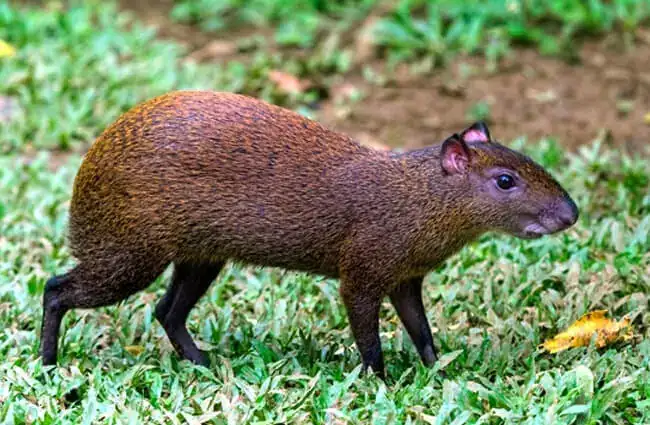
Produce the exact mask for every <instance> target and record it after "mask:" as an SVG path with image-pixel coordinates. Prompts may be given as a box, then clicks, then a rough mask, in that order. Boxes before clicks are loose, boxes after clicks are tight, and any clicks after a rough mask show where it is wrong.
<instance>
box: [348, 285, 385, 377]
mask: <svg viewBox="0 0 650 425" xmlns="http://www.w3.org/2000/svg"><path fill="white" fill-rule="evenodd" d="M341 295H342V297H343V303H344V304H345V308H346V310H347V313H348V320H349V321H350V328H351V329H352V334H353V336H354V340H355V342H356V344H357V348H358V349H359V352H360V353H361V359H362V361H363V368H364V371H365V370H366V369H367V368H368V367H370V368H372V370H373V371H374V372H375V374H376V375H377V376H379V377H380V378H381V379H384V357H383V354H382V352H381V341H380V340H379V307H380V304H381V298H382V297H381V296H380V295H379V294H373V293H372V291H368V290H366V289H364V285H363V284H359V283H355V282H354V281H352V280H349V279H343V280H342V281H341Z"/></svg>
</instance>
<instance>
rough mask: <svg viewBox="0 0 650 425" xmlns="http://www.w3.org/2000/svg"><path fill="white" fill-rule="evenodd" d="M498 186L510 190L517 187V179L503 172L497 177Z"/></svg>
mask: <svg viewBox="0 0 650 425" xmlns="http://www.w3.org/2000/svg"><path fill="white" fill-rule="evenodd" d="M497 186H499V189H502V190H510V189H512V188H513V187H515V179H514V178H513V177H512V176H511V175H510V174H501V175H499V176H498V177H497Z"/></svg>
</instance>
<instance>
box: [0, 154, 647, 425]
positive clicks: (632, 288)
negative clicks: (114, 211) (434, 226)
mask: <svg viewBox="0 0 650 425" xmlns="http://www.w3.org/2000/svg"><path fill="white" fill-rule="evenodd" d="M515 146H518V147H523V148H525V147H526V146H531V149H528V150H529V151H530V153H531V154H533V155H534V156H535V157H536V159H538V160H539V161H542V162H543V163H544V164H546V165H547V166H549V167H551V169H552V170H553V172H554V173H555V174H556V175H557V176H558V178H559V179H560V180H561V181H562V182H563V183H564V184H566V186H567V187H568V189H569V191H570V192H571V193H572V194H573V195H574V196H575V198H576V200H577V201H578V203H579V205H580V207H581V211H582V216H581V219H580V221H579V224H578V225H577V227H575V228H574V229H573V230H571V231H569V232H567V233H565V234H561V235H559V236H556V237H548V238H544V239H541V240H537V241H520V240H516V239H513V238H507V237H493V236H487V237H484V238H482V239H481V241H479V242H478V243H477V244H475V245H472V246H470V247H467V248H466V249H464V250H463V251H462V252H461V253H460V254H459V255H457V256H455V257H454V258H452V259H451V260H450V261H448V262H447V263H446V265H445V266H444V267H442V268H441V269H440V270H437V271H434V272H433V273H431V275H430V276H429V277H428V278H427V283H426V288H427V290H426V293H427V296H426V304H427V306H428V312H429V317H430V320H431V322H432V324H433V325H434V326H435V328H436V336H435V340H436V344H437V346H438V347H439V349H440V352H441V354H442V358H441V366H440V368H442V369H444V370H445V372H446V373H447V377H446V378H445V379H443V378H441V377H440V376H439V375H437V373H436V371H435V370H429V369H426V368H424V367H422V366H421V365H420V364H419V360H418V357H417V354H416V353H415V350H414V349H413V347H412V345H411V343H410V341H409V340H408V337H407V336H406V335H405V332H404V331H403V330H402V328H401V327H400V325H399V324H398V322H397V319H396V316H395V314H394V312H393V311H392V310H391V309H390V308H389V305H388V303H386V305H385V306H384V310H383V313H382V317H383V319H382V325H381V326H382V339H383V345H384V349H385V353H386V358H387V364H388V374H389V376H390V377H391V383H390V386H385V385H384V384H383V383H381V382H379V381H378V380H376V379H374V378H373V377H359V376H358V373H359V368H358V367H357V366H358V362H359V357H358V355H357V353H356V351H355V349H354V345H353V340H352V338H351V336H350V333H349V329H348V327H347V320H346V319H345V315H344V310H343V307H342V306H341V303H340V301H339V299H338V295H337V284H336V282H335V281H332V280H325V279H321V278H318V277H312V276H307V275H304V274H298V273H288V272H282V271H280V270H276V269H252V268H241V267H235V266H231V267H229V268H227V270H226V271H225V273H224V274H222V275H221V276H220V278H219V279H218V280H217V282H215V283H214V284H213V286H212V288H211V290H210V291H209V294H208V295H207V296H206V298H205V299H204V300H202V302H201V303H200V304H199V306H198V307H197V308H196V310H195V311H194V312H193V313H192V315H191V317H190V320H189V323H190V329H191V332H192V333H193V334H194V335H195V336H196V338H197V339H198V340H199V341H201V343H202V346H203V348H206V349H209V350H210V352H211V355H210V357H211V361H212V366H211V367H210V368H201V367H194V366H192V365H190V364H188V363H187V362H179V360H178V358H177V357H176V355H175V354H174V352H173V349H172V348H171V346H170V344H169V342H168V341H167V339H166V337H165V335H164V332H163V330H162V328H161V327H160V326H159V325H158V324H157V323H156V322H155V320H154V319H153V316H152V312H153V308H154V305H155V301H156V300H157V299H158V298H159V297H160V296H161V295H162V293H163V291H164V288H165V285H166V283H167V281H168V280H167V279H168V278H169V275H168V273H167V274H166V275H165V276H163V277H162V278H160V279H159V280H158V281H157V282H156V283H155V284H153V285H152V286H151V287H150V288H149V289H148V290H146V291H145V292H142V293H139V294H137V295H135V296H133V297H131V298H130V299H129V300H128V301H127V302H125V303H123V304H121V305H120V306H118V307H110V308H102V309H99V310H91V311H75V312H72V313H70V314H69V315H68V316H67V317H66V320H65V325H64V326H65V329H66V330H65V333H64V337H63V342H62V346H61V357H60V360H61V367H60V368H59V369H57V370H55V371H54V372H53V373H51V374H47V373H45V371H44V370H43V368H42V366H41V364H40V361H39V359H38V357H37V350H38V334H39V332H38V329H39V325H40V315H41V306H40V300H41V294H42V290H43V285H44V282H45V280H46V279H47V278H48V277H49V276H50V275H52V274H54V273H60V272H62V271H63V270H65V269H66V268H68V267H69V266H70V265H71V264H72V263H73V260H72V259H71V258H70V256H69V253H68V251H67V248H66V246H65V243H64V235H65V224H66V220H67V202H68V200H69V197H70V190H71V185H72V179H73V177H74V174H75V170H76V168H77V166H78V164H79V158H78V157H74V156H73V157H71V158H70V159H69V162H68V163H66V165H64V166H62V167H60V168H59V169H58V170H56V171H54V172H52V171H51V170H50V169H48V158H49V157H48V154H47V153H42V154H40V155H39V156H37V158H35V159H34V160H32V161H30V162H25V161H24V160H20V159H18V158H16V157H14V156H10V157H5V158H2V159H0V170H1V171H0V183H1V184H0V200H2V201H1V202H2V203H1V204H0V205H1V207H0V234H1V235H3V236H2V243H1V244H0V258H1V259H2V260H1V261H0V324H1V325H2V333H1V335H2V336H1V338H0V341H2V342H1V343H0V358H1V359H2V361H1V362H0V376H2V377H3V378H2V379H0V402H2V405H1V406H2V407H0V420H2V421H4V422H3V423H97V422H101V423H124V422H128V421H131V422H142V421H148V420H150V419H149V418H151V420H154V421H159V422H163V423H183V422H185V421H188V422H191V421H197V422H195V423H204V422H205V423H215V424H221V423H223V424H225V423H235V422H244V423H306V422H311V423H325V422H326V423H368V422H372V423H419V424H426V423H432V424H454V425H458V424H463V423H490V424H491V423H515V424H535V423H557V424H575V423H594V424H595V423H611V424H616V423H620V424H622V423H639V424H641V423H647V422H648V421H649V420H650V403H649V402H648V398H649V397H650V344H649V343H648V341H646V340H642V337H647V336H648V335H647V334H648V331H647V329H648V326H649V325H650V314H649V312H648V295H647V294H648V293H650V287H649V286H650V284H649V282H648V280H647V278H646V277H645V276H647V274H648V271H649V270H650V254H648V252H649V251H650V237H649V235H650V214H649V213H650V195H648V191H647V188H648V183H649V181H650V166H649V164H648V162H647V161H645V160H644V159H642V158H631V157H628V156H621V154H620V153H618V152H616V151H613V150H608V149H604V148H602V147H600V146H599V145H598V144H596V145H593V146H592V147H589V148H584V149H583V151H582V152H581V153H580V154H578V155H572V156H569V157H568V159H567V157H566V155H565V154H564V153H563V151H562V150H561V149H559V148H558V147H557V145H555V144H554V143H551V142H548V141H546V142H544V143H542V145H541V147H539V146H537V147H536V148H534V149H532V145H530V144H527V143H524V142H523V141H516V142H515ZM596 308H606V309H609V310H610V312H611V314H613V315H614V316H615V317H621V316H622V315H624V314H630V315H631V316H632V317H633V319H634V325H635V327H636V329H637V333H638V334H639V338H638V339H637V341H636V342H635V343H633V344H630V345H618V346H614V347H610V348H608V349H605V350H596V349H594V348H593V347H591V348H580V349H575V350H571V351H568V352H565V353H561V354H559V355H555V356H549V355H543V354H539V353H537V351H536V346H537V345H538V344H539V343H540V342H542V341H543V339H544V338H546V337H549V336H551V335H552V334H554V333H555V332H557V331H559V330H562V329H563V328H564V327H566V326H567V325H568V324H569V323H570V322H572V321H573V320H574V319H576V318H577V317H579V316H580V315H581V314H583V313H584V312H586V311H589V310H592V309H596Z"/></svg>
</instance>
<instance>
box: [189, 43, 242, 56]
mask: <svg viewBox="0 0 650 425" xmlns="http://www.w3.org/2000/svg"><path fill="white" fill-rule="evenodd" d="M235 53H237V45H236V44H235V43H233V42H231V41H224V40H214V41H211V42H210V43H208V44H206V45H205V46H203V47H202V48H200V49H199V50H196V51H194V52H193V53H192V54H191V55H190V56H189V57H190V58H191V59H193V60H195V61H204V60H206V59H215V58H221V57H224V56H230V55H233V54H235Z"/></svg>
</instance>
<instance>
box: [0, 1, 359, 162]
mask: <svg viewBox="0 0 650 425" xmlns="http://www.w3.org/2000/svg"><path fill="white" fill-rule="evenodd" d="M0 40H4V41H5V42H7V43H9V44H10V45H12V46H14V47H15V48H16V51H17V53H16V55H15V56H14V57H6V58H0V101H1V100H2V99H10V100H11V104H12V105H14V104H15V105H17V107H16V108H14V109H15V112H13V113H12V114H11V117H10V119H8V120H7V122H2V121H0V123H1V124H2V125H0V152H4V153H6V152H11V151H17V150H18V151H23V152H25V151H34V150H38V149H43V148H46V149H58V150H69V149H72V150H83V148H84V147H85V146H86V145H87V143H88V141H90V140H93V139H94V138H95V137H96V136H97V135H98V131H100V130H101V129H103V128H105V127H106V126H107V125H108V124H110V123H111V122H113V121H114V120H115V119H116V118H117V117H118V116H119V115H120V114H121V113H122V112H124V111H126V110H127V109H129V108H130V107H132V106H133V105H134V104H136V103H138V102H141V101H143V100H145V99H148V98H151V97H153V96H156V95H159V94H162V93H165V92H168V91H170V90H175V89H190V88H210V89H216V90H225V91H232V92H238V93H244V94H249V95H254V96H257V97H260V98H263V99H265V100H267V101H270V102H273V103H276V104H281V105H285V106H290V107H294V108H298V109H300V108H302V109H303V110H304V111H305V113H308V112H309V110H308V109H307V108H308V106H309V105H313V104H314V102H317V101H318V100H320V99H321V97H322V95H323V94H322V86H324V85H325V82H327V81H328V78H329V76H330V75H332V74H337V73H340V72H344V71H345V70H347V69H348V68H349V57H348V56H347V55H346V54H345V53H343V52H339V51H338V50H337V44H336V43H337V40H336V38H334V39H331V41H330V42H329V43H325V44H322V45H320V46H319V48H318V49H316V51H315V52H314V53H313V54H312V55H310V56H308V57H293V58H287V57H285V56H283V55H282V54H281V53H272V52H262V51H260V52H253V53H252V54H251V55H250V56H251V59H250V60H249V61H247V62H246V63H243V62H241V61H231V62H228V63H225V64H210V65H208V64H196V63H193V62H191V61H187V60H184V57H185V55H186V53H187V52H185V51H184V49H183V48H182V47H181V46H180V45H178V44H176V43H174V42H171V41H159V40H157V39H156V38H155V32H154V31H153V30H152V29H150V28H146V27H144V26H142V25H141V24H139V23H138V22H137V21H134V20H133V19H132V18H131V17H130V16H129V15H128V14H125V13H123V12H119V11H118V10H117V8H116V6H115V4H113V3H111V2H108V3H99V2H83V3H78V4H76V5H73V6H71V7H70V8H66V9H61V8H56V7H54V6H52V7H51V8H49V9H46V10H42V9H26V8H18V7H15V6H12V5H10V4H9V3H6V2H3V1H1V0H0ZM274 69H275V70H282V71H284V72H288V73H291V74H293V75H296V76H298V77H304V76H311V75H318V78H315V79H314V82H315V83H316V84H314V86H313V87H312V88H310V89H308V90H305V91H304V92H301V93H296V94H291V93H284V92H282V91H281V90H279V89H278V87H277V86H276V85H275V84H274V83H273V82H272V81H271V80H270V79H269V72H270V71H271V70H274ZM1 104H2V102H0V105H1ZM2 112H3V111H2V110H0V120H2V118H1V117H2V116H3V113H2Z"/></svg>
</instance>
